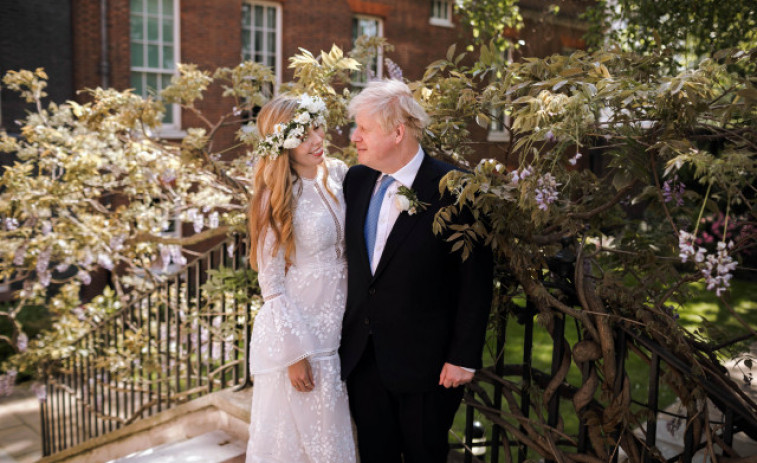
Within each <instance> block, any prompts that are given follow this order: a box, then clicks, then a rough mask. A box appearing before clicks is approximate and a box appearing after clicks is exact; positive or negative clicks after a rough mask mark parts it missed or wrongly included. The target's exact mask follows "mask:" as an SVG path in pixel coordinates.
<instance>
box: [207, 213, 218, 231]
mask: <svg viewBox="0 0 757 463" xmlns="http://www.w3.org/2000/svg"><path fill="white" fill-rule="evenodd" d="M219 222H220V220H219V215H218V212H216V211H213V212H212V213H211V214H210V217H208V227H210V228H218V225H219Z"/></svg>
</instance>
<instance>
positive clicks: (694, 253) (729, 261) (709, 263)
mask: <svg viewBox="0 0 757 463" xmlns="http://www.w3.org/2000/svg"><path fill="white" fill-rule="evenodd" d="M678 248H679V249H680V251H681V252H680V253H679V254H678V255H679V256H680V257H681V261H683V262H687V261H688V260H689V259H692V260H693V261H694V262H695V263H696V264H702V265H701V267H700V271H701V272H702V276H703V277H704V281H705V283H706V284H707V289H708V290H710V291H712V290H715V294H716V295H718V296H720V295H721V294H723V292H724V291H725V290H726V288H728V287H729V286H731V278H733V275H731V272H733V271H734V270H735V269H736V262H735V261H734V260H733V257H731V255H730V254H729V252H730V251H731V250H732V249H733V241H729V242H728V244H726V243H725V242H723V241H721V242H719V243H718V248H717V251H716V252H715V253H714V254H708V253H707V250H706V249H705V248H703V247H701V246H695V245H694V235H693V234H691V233H688V232H685V231H683V230H682V231H681V232H680V234H679V235H678Z"/></svg>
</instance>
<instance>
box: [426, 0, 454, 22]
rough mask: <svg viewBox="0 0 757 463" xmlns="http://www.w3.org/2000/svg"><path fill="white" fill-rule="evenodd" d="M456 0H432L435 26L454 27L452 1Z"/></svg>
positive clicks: (431, 19)
mask: <svg viewBox="0 0 757 463" xmlns="http://www.w3.org/2000/svg"><path fill="white" fill-rule="evenodd" d="M453 1H454V0H431V17H430V18H429V20H428V22H429V23H430V24H433V25H434V26H446V27H452V25H453V24H452V2H453Z"/></svg>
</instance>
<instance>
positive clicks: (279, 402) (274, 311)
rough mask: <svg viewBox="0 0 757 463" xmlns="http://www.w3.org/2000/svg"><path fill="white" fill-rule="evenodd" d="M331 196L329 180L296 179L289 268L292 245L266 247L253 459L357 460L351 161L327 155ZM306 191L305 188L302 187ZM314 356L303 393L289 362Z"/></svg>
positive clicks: (287, 462)
mask: <svg viewBox="0 0 757 463" xmlns="http://www.w3.org/2000/svg"><path fill="white" fill-rule="evenodd" d="M326 162H327V165H328V168H329V179H328V183H329V188H330V189H331V191H332V192H333V193H334V195H335V196H336V197H337V199H338V201H334V199H333V198H332V197H331V196H330V195H329V193H328V192H327V191H326V190H325V189H324V187H323V183H322V181H321V174H322V171H321V168H320V167H319V172H318V176H317V177H316V179H313V180H307V179H302V180H301V181H300V182H298V184H296V185H295V193H296V196H295V197H296V199H295V203H296V206H295V209H294V219H293V227H294V237H295V247H296V253H295V255H294V256H293V259H292V260H293V262H292V265H291V266H290V267H289V268H288V269H285V262H284V251H283V249H280V250H279V253H278V255H276V256H275V257H272V256H271V250H272V245H273V235H272V234H271V233H269V234H268V235H267V236H266V238H265V241H264V244H263V247H262V249H261V250H260V252H259V253H258V270H259V271H258V281H259V283H260V288H261V290H262V293H263V299H264V300H265V304H264V305H263V307H262V308H261V309H260V311H259V312H258V314H257V316H256V317H255V324H254V327H253V332H252V341H251V344H250V366H251V369H252V374H253V375H254V386H253V392H252V410H251V416H250V440H249V443H248V445H247V463H279V462H280V463H299V462H302V463H343V462H344V463H353V462H355V444H354V440H353V436H352V425H351V422H350V414H349V407H348V402H347V389H346V387H345V385H344V383H343V382H342V381H341V379H340V366H339V355H338V353H337V349H338V347H339V337H340V332H341V327H342V315H343V313H344V306H345V299H346V293H347V279H346V278H347V262H346V260H345V255H344V196H343V194H342V179H343V178H344V174H345V172H346V166H345V165H344V164H343V163H342V162H341V161H337V160H331V159H327V160H326ZM297 193H299V194H297ZM303 358H308V360H309V361H310V365H311V367H312V370H313V379H314V383H315V387H314V389H313V390H312V391H310V392H298V391H297V390H295V389H294V387H293V386H292V385H291V383H290V381H289V376H288V374H287V367H288V366H289V365H292V364H293V363H295V362H297V361H299V360H301V359H303Z"/></svg>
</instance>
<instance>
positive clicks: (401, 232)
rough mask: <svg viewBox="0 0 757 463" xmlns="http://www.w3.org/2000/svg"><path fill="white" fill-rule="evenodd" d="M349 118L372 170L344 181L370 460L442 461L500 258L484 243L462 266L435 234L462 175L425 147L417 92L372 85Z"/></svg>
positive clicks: (348, 368)
mask: <svg viewBox="0 0 757 463" xmlns="http://www.w3.org/2000/svg"><path fill="white" fill-rule="evenodd" d="M349 110H350V116H351V117H354V118H355V122H356V125H357V127H356V129H355V131H354V133H353V135H352V141H353V142H354V143H355V145H356V147H357V150H358V161H359V162H360V164H362V165H359V166H355V167H353V168H351V169H350V170H349V172H348V173H347V176H346V177H345V180H344V196H345V202H346V204H347V219H346V222H345V228H346V229H345V239H346V243H347V263H348V283H347V284H348V292H347V307H346V311H345V314H344V324H343V327H342V340H341V347H340V349H339V353H340V356H341V361H342V378H344V379H345V380H346V382H347V389H348V392H349V398H350V409H351V411H352V416H353V419H354V421H355V424H356V426H357V434H358V448H359V453H360V461H361V463H373V462H375V463H401V462H403V461H404V463H421V462H434V463H442V462H445V461H446V459H447V453H448V451H449V447H448V443H447V442H448V437H447V434H448V431H449V428H450V426H451V425H452V421H453V418H454V415H455V412H456V410H457V408H458V407H459V405H460V401H461V399H462V395H463V387H462V386H463V385H464V384H466V383H468V382H470V381H471V379H472V378H473V373H474V371H475V369H476V368H480V367H481V352H482V349H483V343H484V337H485V331H486V323H487V319H488V314H489V309H490V305H491V297H492V258H491V253H490V251H489V250H488V248H486V247H484V246H479V247H477V248H476V249H475V250H474V251H473V253H472V254H471V256H470V257H469V258H468V259H466V260H465V261H463V260H462V258H461V254H460V252H451V245H452V244H451V243H449V242H447V241H446V240H445V237H443V236H436V235H434V234H433V231H432V223H433V219H434V215H435V213H436V212H437V211H438V210H439V209H440V208H442V207H443V206H445V205H448V204H450V203H451V202H452V201H453V198H451V197H449V196H448V195H445V196H441V195H440V193H439V181H440V179H441V178H442V177H443V176H444V175H445V174H446V173H447V172H449V171H450V170H452V169H453V167H452V166H450V165H447V164H445V163H442V162H440V161H437V160H435V159H433V158H431V157H429V156H428V155H426V154H425V153H424V152H423V149H422V148H421V147H420V144H419V140H420V137H421V133H422V130H423V128H424V126H425V125H426V124H427V122H428V116H427V115H426V113H425V112H424V111H423V108H421V106H420V105H419V104H418V103H417V102H416V101H415V100H414V99H413V96H412V94H411V92H410V89H409V88H408V87H407V85H405V84H404V83H402V82H401V81H397V80H388V81H381V82H372V83H370V84H369V85H368V87H367V88H366V89H364V90H363V91H362V92H361V93H360V94H359V95H358V96H356V97H355V98H354V99H353V101H352V102H351V104H350V108H349ZM401 187H405V188H409V189H411V190H406V189H405V188H401ZM408 192H409V194H408ZM402 193H405V196H406V197H407V196H410V197H411V198H410V200H406V199H401V198H400V197H399V196H400V194H402ZM412 206H416V207H415V209H413V208H412ZM458 220H459V219H458Z"/></svg>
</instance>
